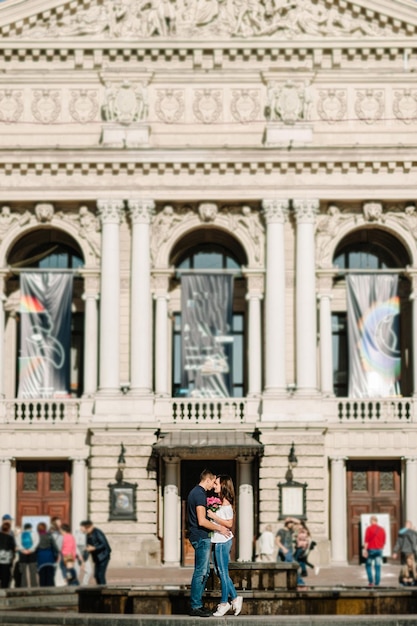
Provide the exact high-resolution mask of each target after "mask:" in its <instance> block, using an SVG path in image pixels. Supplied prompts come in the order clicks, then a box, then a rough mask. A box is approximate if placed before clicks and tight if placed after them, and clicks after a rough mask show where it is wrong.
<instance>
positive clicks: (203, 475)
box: [200, 468, 216, 482]
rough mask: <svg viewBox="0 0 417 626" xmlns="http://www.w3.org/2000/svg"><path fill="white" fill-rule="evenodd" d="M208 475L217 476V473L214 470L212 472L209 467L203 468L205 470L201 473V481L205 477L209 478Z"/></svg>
mask: <svg viewBox="0 0 417 626" xmlns="http://www.w3.org/2000/svg"><path fill="white" fill-rule="evenodd" d="M207 476H213V477H214V476H216V474H215V473H214V472H212V471H211V470H209V469H207V468H206V469H203V471H202V472H201V474H200V482H201V481H202V480H204V479H205V478H207Z"/></svg>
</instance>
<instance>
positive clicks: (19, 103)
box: [0, 89, 23, 124]
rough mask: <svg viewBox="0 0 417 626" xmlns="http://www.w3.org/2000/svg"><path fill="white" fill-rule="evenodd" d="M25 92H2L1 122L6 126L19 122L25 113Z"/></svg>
mask: <svg viewBox="0 0 417 626" xmlns="http://www.w3.org/2000/svg"><path fill="white" fill-rule="evenodd" d="M22 98H23V91H22V90H21V89H1V90H0V121H1V122H5V123H6V124H11V123H12V122H18V121H19V120H20V118H21V117H22V113H23V100H22Z"/></svg>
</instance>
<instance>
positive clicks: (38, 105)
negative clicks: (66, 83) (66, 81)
mask: <svg viewBox="0 0 417 626" xmlns="http://www.w3.org/2000/svg"><path fill="white" fill-rule="evenodd" d="M60 112H61V92H60V91H58V90H56V89H42V90H36V91H35V92H34V94H33V101H32V113H33V117H34V118H35V119H36V120H38V122H41V123H42V124H52V123H53V122H56V120H57V119H58V116H59V114H60Z"/></svg>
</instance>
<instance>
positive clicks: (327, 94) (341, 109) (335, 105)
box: [317, 89, 347, 124]
mask: <svg viewBox="0 0 417 626" xmlns="http://www.w3.org/2000/svg"><path fill="white" fill-rule="evenodd" d="M318 96H319V97H318V102H317V112H318V114H319V117H320V119H322V120H324V121H325V122H328V123H329V124H334V123H335V122H340V121H341V120H343V119H344V118H345V116H346V109H347V104H346V90H345V89H322V90H320V91H319V94H318Z"/></svg>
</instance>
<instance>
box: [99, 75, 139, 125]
mask: <svg viewBox="0 0 417 626" xmlns="http://www.w3.org/2000/svg"><path fill="white" fill-rule="evenodd" d="M104 99H105V104H104V106H103V108H102V114H103V119H104V120H106V121H107V122H117V123H118V124H124V125H129V124H131V123H132V122H138V121H142V120H145V119H147V117H148V95H147V86H146V84H145V83H141V84H140V85H132V84H131V83H130V82H129V81H123V82H122V83H121V84H114V83H113V84H112V83H106V85H105V94H104Z"/></svg>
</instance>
